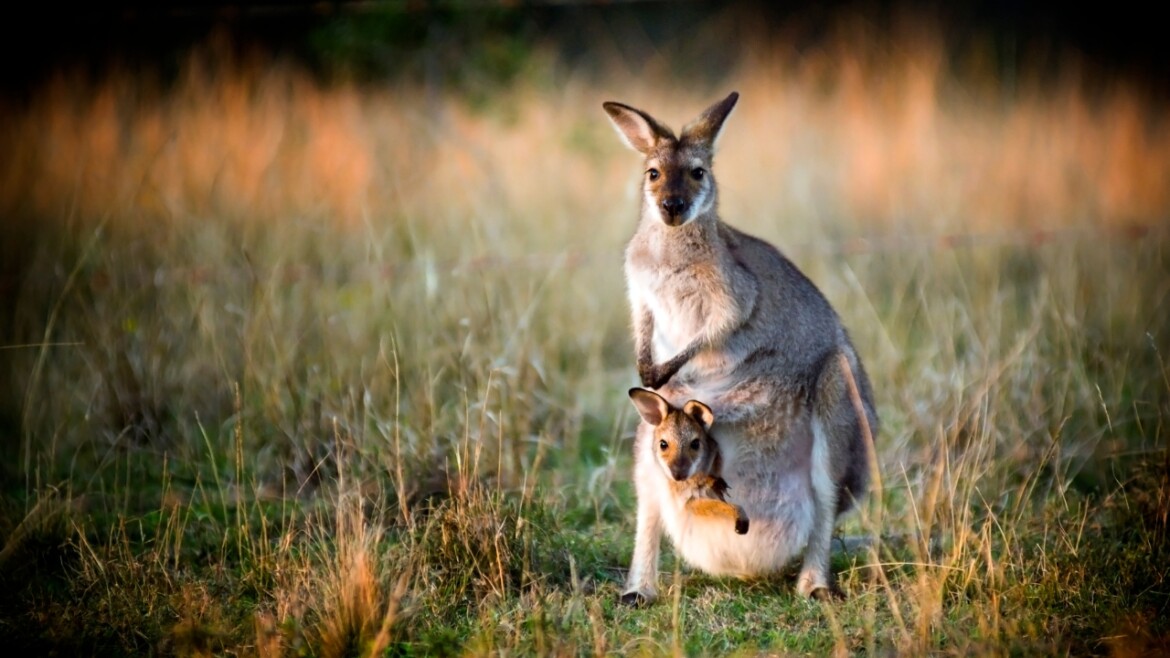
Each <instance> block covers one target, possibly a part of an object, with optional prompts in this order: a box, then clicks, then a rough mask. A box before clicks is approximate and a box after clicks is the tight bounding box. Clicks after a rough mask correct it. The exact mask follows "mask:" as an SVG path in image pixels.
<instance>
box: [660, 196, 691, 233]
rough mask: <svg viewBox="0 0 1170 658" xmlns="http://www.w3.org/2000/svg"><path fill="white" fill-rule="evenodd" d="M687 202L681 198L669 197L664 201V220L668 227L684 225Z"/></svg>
mask: <svg viewBox="0 0 1170 658" xmlns="http://www.w3.org/2000/svg"><path fill="white" fill-rule="evenodd" d="M687 206H688V204H687V201H686V199H684V198H682V197H680V196H668V197H666V198H665V199H663V200H662V220H663V221H665V222H666V224H667V226H678V225H679V224H682V217H683V215H684V214H685V213H686V211H687Z"/></svg>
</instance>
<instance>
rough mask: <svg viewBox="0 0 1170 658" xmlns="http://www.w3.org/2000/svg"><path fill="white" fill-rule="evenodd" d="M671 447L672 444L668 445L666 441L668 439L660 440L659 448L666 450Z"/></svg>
mask: <svg viewBox="0 0 1170 658" xmlns="http://www.w3.org/2000/svg"><path fill="white" fill-rule="evenodd" d="M669 447H670V445H668V444H667V443H666V441H659V442H658V449H659V450H666V449H667V448H669Z"/></svg>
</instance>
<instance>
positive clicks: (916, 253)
mask: <svg viewBox="0 0 1170 658" xmlns="http://www.w3.org/2000/svg"><path fill="white" fill-rule="evenodd" d="M902 36H903V37H904V38H903V40H902V41H900V42H899V44H900V45H899V46H898V47H892V46H890V45H889V44H888V43H886V42H883V41H881V40H880V39H877V38H876V37H874V36H873V35H870V34H867V33H864V32H857V31H856V30H851V29H850V28H849V27H848V26H846V27H845V28H843V31H842V34H841V35H839V36H838V37H836V38H830V39H827V40H826V41H825V45H824V46H823V48H821V49H820V50H813V51H808V52H805V53H804V54H803V55H802V56H800V57H796V56H795V55H794V54H792V53H790V52H788V51H785V50H783V49H782V48H776V49H773V50H766V49H765V50H757V51H755V52H754V53H753V54H752V55H750V56H744V57H743V58H742V59H740V60H737V61H736V63H735V64H734V66H732V67H731V68H730V69H729V71H728V72H727V75H726V77H725V79H723V80H721V81H720V82H719V84H718V85H717V86H716V85H714V84H704V85H700V87H701V88H696V87H695V85H688V84H686V80H687V78H686V76H685V75H683V74H682V73H679V72H676V71H673V70H672V69H671V68H670V67H669V62H662V61H659V62H649V63H646V64H645V68H644V69H643V70H641V71H639V72H638V74H637V75H635V74H634V73H633V72H630V71H627V70H625V69H623V68H622V67H620V66H617V65H613V66H610V67H609V68H608V69H606V70H607V71H608V73H606V74H605V75H604V76H602V77H600V78H599V77H598V76H597V75H596V73H592V72H578V71H575V70H573V69H565V68H558V66H563V65H561V64H558V63H557V61H556V59H555V58H551V57H548V58H545V57H539V56H537V57H533V59H532V62H531V63H530V65H529V66H530V67H531V70H527V71H525V72H524V74H523V76H522V77H521V78H520V81H519V82H517V83H515V85H514V86H513V88H512V89H511V90H510V92H509V93H508V94H506V95H505V94H501V95H500V96H499V97H498V98H495V99H493V100H492V102H490V103H487V104H486V105H485V104H468V103H467V102H465V100H464V99H463V98H461V97H460V96H458V95H447V94H445V93H437V94H435V93H428V92H427V90H425V89H421V88H417V87H414V86H411V85H406V84H404V85H400V86H394V87H389V88H385V87H384V88H369V87H363V86H359V85H355V84H346V83H337V84H332V85H323V84H320V83H318V82H316V81H314V80H313V79H312V78H311V77H309V76H307V75H306V74H304V73H303V72H301V71H300V70H299V69H298V68H297V67H296V66H294V65H291V64H287V63H282V62H274V61H267V60H264V59H262V58H260V59H254V60H253V59H244V60H238V59H233V58H232V57H231V56H230V55H227V54H225V53H223V52H219V51H217V50H216V49H215V48H210V49H209V50H207V51H204V52H201V53H196V54H195V55H193V56H192V57H191V59H190V60H189V62H188V63H187V65H186V66H184V67H183V70H182V71H181V73H180V74H179V76H178V78H177V79H176V80H174V81H172V82H170V83H168V84H165V85H164V84H161V83H152V82H151V81H150V79H149V78H143V77H140V76H139V75H138V74H131V73H129V72H119V71H112V72H109V73H107V74H103V75H102V76H100V77H97V78H94V77H85V76H81V75H71V74H67V73H63V74H61V75H60V76H59V77H58V78H57V79H55V80H52V81H50V82H48V83H47V84H46V85H45V86H44V87H42V88H40V89H39V90H38V91H37V92H36V93H35V94H34V95H33V96H32V98H31V99H29V100H28V102H27V103H24V104H17V103H14V102H12V103H6V104H5V105H4V106H3V107H2V108H0V113H2V115H3V120H2V121H0V147H2V149H0V150H2V151H3V155H0V158H2V159H3V160H2V161H3V166H0V209H2V210H3V213H4V221H5V226H4V236H3V237H4V244H3V250H2V252H0V256H2V257H3V259H4V261H5V264H4V266H3V268H2V271H3V275H4V278H3V279H2V280H0V289H2V290H3V292H4V297H3V299H4V300H5V301H6V303H7V304H8V307H7V308H5V309H3V310H4V313H5V317H4V319H3V321H4V323H5V324H4V325H3V326H2V330H3V333H0V338H2V339H3V340H2V341H0V364H2V365H3V367H4V369H5V370H6V372H7V373H10V374H7V375H6V377H4V378H3V379H4V381H0V433H2V434H0V439H3V441H2V443H0V446H2V448H3V451H4V452H3V457H4V459H3V462H2V464H3V470H2V476H3V479H2V484H3V498H2V499H0V538H2V541H0V546H2V548H0V637H3V638H6V639H5V643H6V645H7V646H9V647H13V648H19V649H23V650H26V651H29V652H34V653H38V654H42V655H51V654H56V655H86V654H102V655H119V654H144V653H145V654H150V653H157V654H166V655H259V656H287V655H292V656H299V655H314V656H349V655H396V656H413V655H452V654H461V655H462V654H471V655H481V654H510V655H515V654H521V655H523V654H542V655H543V654H556V655H599V656H600V655H608V654H613V653H622V654H646V655H659V654H688V655H727V654H743V655H754V654H757V653H766V654H812V655H825V654H829V653H834V654H841V655H844V654H851V653H864V654H866V655H874V654H888V653H897V654H903V653H904V654H915V655H920V654H924V653H932V654H935V653H937V654H962V655H970V654H973V653H976V654H1013V655H1017V654H1049V655H1051V654H1058V655H1059V654H1078V655H1079V654H1114V655H1143V654H1147V653H1156V652H1159V651H1170V582H1168V580H1167V571H1166V565H1167V564H1170V541H1168V540H1170V538H1168V536H1167V532H1168V528H1170V519H1168V514H1170V452H1168V447H1167V446H1168V441H1167V438H1168V435H1170V340H1168V338H1170V235H1168V234H1167V231H1166V227H1167V215H1168V213H1170V121H1168V120H1167V114H1166V109H1165V107H1164V106H1161V105H1159V104H1158V103H1157V102H1156V101H1155V100H1152V99H1150V98H1149V97H1147V96H1145V95H1144V94H1143V93H1142V91H1141V90H1140V89H1137V88H1134V87H1132V86H1127V85H1126V84H1125V83H1124V82H1110V83H1108V84H1089V83H1088V82H1086V80H1089V78H1088V77H1085V78H1082V77H1081V76H1080V74H1079V73H1078V72H1077V71H1079V69H1077V68H1076V67H1075V66H1073V65H1072V64H1070V65H1069V66H1070V67H1071V68H1070V69H1069V71H1071V72H1067V73H1066V74H1065V75H1060V76H1055V77H1053V76H1046V77H1041V76H1037V77H1036V78H1035V79H1030V78H1028V77H1027V76H1026V75H1024V74H1023V73H1021V76H1020V80H1019V81H1018V82H1017V83H1016V84H1014V85H1012V86H1011V87H1010V88H1008V86H1006V85H1002V84H1000V83H999V82H997V79H996V78H993V77H986V76H979V75H975V74H974V73H972V71H975V72H977V71H978V66H975V65H968V66H965V67H960V68H956V67H954V66H953V65H952V63H949V61H948V59H947V57H946V56H945V55H946V53H945V51H944V49H943V44H942V43H941V42H939V41H938V40H937V39H932V38H931V37H930V33H929V32H919V31H913V30H911V31H909V32H907V33H905V34H903V35H902ZM664 57H665V56H664ZM651 79H652V80H655V83H654V85H653V86H647V85H646V83H645V82H644V81H645V80H651ZM552 80H556V81H557V82H556V84H553V83H552V82H551V81H552ZM1090 81H1091V80H1090ZM732 88H735V89H738V90H739V91H740V92H741V94H742V95H743V97H742V99H741V102H740V107H739V108H738V109H737V110H736V113H735V114H734V115H733V116H732V117H731V119H730V120H729V123H728V124H727V130H726V131H725V134H724V138H723V140H722V142H721V152H720V153H721V154H720V157H719V160H718V163H717V165H716V171H715V173H716V175H717V176H719V179H720V184H721V189H722V193H723V196H722V208H723V214H724V217H725V218H726V219H727V220H728V221H729V222H731V223H733V224H735V225H737V226H739V227H741V228H744V229H746V230H748V231H750V232H753V233H755V234H758V235H760V236H763V237H765V238H767V239H769V240H772V241H773V242H775V243H776V244H778V245H779V246H780V247H781V248H782V250H784V251H785V252H786V253H787V254H788V255H789V256H790V257H791V258H792V259H793V260H794V261H795V262H796V263H797V264H798V265H799V266H800V267H802V268H803V269H804V270H805V272H806V273H808V274H809V276H810V277H811V278H812V279H813V280H814V281H815V282H816V283H817V284H818V286H820V287H821V289H822V290H823V291H824V292H825V294H826V295H827V297H828V298H829V299H830V300H831V301H832V303H833V304H834V306H835V307H836V308H837V309H838V311H839V312H840V314H841V315H842V317H843V319H844V321H845V324H846V325H847V326H848V327H849V329H850V331H851V333H852V336H853V339H854V342H855V343H856V344H857V346H858V350H859V352H860V353H861V355H862V356H863V358H864V359H865V363H866V366H867V369H868V371H869V374H870V377H871V378H872V380H873V382H874V386H875V389H876V395H877V401H878V408H879V413H880V415H881V417H882V421H883V427H882V432H881V434H880V436H879V437H878V439H877V458H878V466H879V469H880V473H881V478H880V481H879V482H877V483H875V487H874V490H873V492H872V495H871V497H870V499H869V500H868V501H867V502H866V504H865V506H864V507H863V509H861V510H859V512H857V513H855V514H853V515H852V516H850V517H848V518H847V520H845V521H844V522H843V523H842V524H841V525H840V526H839V528H838V531H839V533H840V534H841V535H842V537H849V538H853V539H861V540H864V541H862V542H853V543H851V544H850V548H849V549H848V550H842V551H840V552H839V554H838V555H836V557H835V559H834V568H835V571H836V572H837V573H838V576H839V580H840V584H841V586H842V587H843V589H844V590H845V591H846V592H848V594H849V596H848V599H847V600H845V601H842V602H833V603H819V602H809V601H805V600H803V599H801V598H800V597H799V596H797V595H796V594H795V591H794V583H793V574H782V575H779V576H776V577H774V578H769V579H763V580H760V581H754V582H741V581H736V580H722V579H713V578H710V577H706V576H703V575H702V574H698V573H693V572H690V571H688V570H687V569H686V568H685V567H684V566H683V565H680V564H677V563H676V560H675V558H674V556H673V554H672V553H670V551H669V550H667V551H666V554H665V556H664V561H663V572H664V580H665V582H664V583H663V592H664V594H663V598H662V600H661V601H660V602H659V603H658V604H657V605H655V606H653V607H651V608H649V609H644V610H633V609H628V608H624V607H621V606H619V605H618V604H617V598H618V594H619V591H620V587H621V584H622V581H623V578H624V569H625V567H626V566H627V565H628V561H629V557H630V553H631V550H632V546H633V525H634V523H633V520H634V519H633V514H634V507H635V505H634V496H633V488H632V484H631V482H630V479H629V470H630V466H631V456H630V444H631V437H632V433H633V428H634V424H635V415H634V414H633V413H632V408H631V407H630V405H629V403H628V401H627V400H626V397H625V393H624V391H625V390H626V388H628V387H629V386H631V385H632V384H634V383H635V375H634V370H633V358H632V347H631V340H630V337H629V335H628V334H629V331H628V317H627V309H626V302H625V297H624V282H623V281H622V278H621V257H622V246H623V243H624V241H625V240H626V239H627V238H628V236H629V235H630V234H631V232H632V230H633V226H634V221H635V215H636V205H637V202H636V199H635V197H634V186H635V183H636V178H637V174H638V171H637V168H638V161H637V157H636V156H635V155H634V154H632V153H630V152H628V151H626V150H625V149H624V148H623V147H622V146H621V145H620V143H619V141H618V138H617V137H616V136H615V135H614V134H613V133H612V130H611V129H610V127H609V125H608V123H607V121H606V119H605V117H604V114H603V113H602V111H601V109H600V103H601V102H602V101H604V100H611V99H612V100H621V101H625V102H628V103H632V104H634V105H637V106H640V107H644V108H646V109H648V110H650V111H651V112H654V113H655V114H656V115H658V116H660V117H661V118H663V119H664V120H666V121H668V122H671V123H672V124H674V125H676V126H677V125H678V124H680V123H681V122H682V121H685V120H687V119H689V118H690V117H691V116H693V114H694V113H696V112H697V111H698V110H700V109H701V108H703V107H705V106H706V105H707V104H708V103H709V102H710V101H711V100H713V99H716V98H719V97H721V96H722V94H723V93H726V91H728V90H730V89H732ZM858 544H860V545H858Z"/></svg>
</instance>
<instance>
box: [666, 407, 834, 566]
mask: <svg viewBox="0 0 1170 658" xmlns="http://www.w3.org/2000/svg"><path fill="white" fill-rule="evenodd" d="M717 427H718V426H716V428H717ZM788 430H789V431H788V432H787V434H786V436H784V437H777V439H776V440H774V441H769V442H760V441H744V440H743V439H742V437H741V436H739V435H737V433H736V432H735V431H734V430H733V429H727V428H725V431H724V432H722V434H720V433H719V432H716V440H718V441H719V445H720V451H721V454H722V456H723V477H724V479H725V480H727V483H728V486H729V490H728V492H727V500H728V502H732V503H735V504H738V505H740V506H742V507H743V509H744V512H745V513H746V514H747V517H748V519H749V521H750V526H749V529H748V532H747V534H744V535H738V534H736V533H735V529H734V524H732V523H728V522H727V520H726V519H718V518H708V517H701V516H695V515H693V514H690V513H689V512H688V511H687V510H686V508H685V506H683V504H682V503H681V501H677V500H673V499H668V500H664V501H663V505H662V510H663V526H664V529H665V531H666V533H667V535H668V536H669V537H670V539H671V542H672V543H673V544H674V547H675V550H676V552H678V553H679V554H680V555H681V556H682V557H683V559H684V560H685V561H686V562H687V563H688V564H690V565H692V566H694V567H697V568H699V569H702V570H703V571H705V572H707V573H710V574H713V575H728V576H739V577H751V576H758V575H764V574H768V573H772V572H775V571H778V570H780V569H782V568H784V566H785V565H787V564H788V562H790V561H791V560H792V558H794V557H795V556H797V555H799V554H800V553H801V552H802V551H803V550H804V548H805V546H806V545H807V544H808V539H809V534H810V531H811V528H812V522H813V514H814V502H813V490H812V481H811V476H810V468H809V465H810V459H811V449H812V438H811V426H810V425H809V424H808V423H807V422H803V421H802V420H801V419H796V422H793V423H792V424H790V426H789V427H788ZM668 495H669V494H668Z"/></svg>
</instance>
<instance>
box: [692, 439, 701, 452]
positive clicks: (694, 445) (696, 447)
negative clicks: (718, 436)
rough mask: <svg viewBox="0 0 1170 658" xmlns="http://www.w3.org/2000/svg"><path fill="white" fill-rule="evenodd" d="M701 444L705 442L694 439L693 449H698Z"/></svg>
mask: <svg viewBox="0 0 1170 658" xmlns="http://www.w3.org/2000/svg"><path fill="white" fill-rule="evenodd" d="M701 445H703V444H701V443H699V440H698V439H695V440H694V441H691V450H698V449H699V447H700V446H701Z"/></svg>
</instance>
